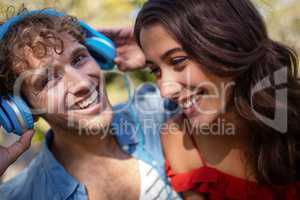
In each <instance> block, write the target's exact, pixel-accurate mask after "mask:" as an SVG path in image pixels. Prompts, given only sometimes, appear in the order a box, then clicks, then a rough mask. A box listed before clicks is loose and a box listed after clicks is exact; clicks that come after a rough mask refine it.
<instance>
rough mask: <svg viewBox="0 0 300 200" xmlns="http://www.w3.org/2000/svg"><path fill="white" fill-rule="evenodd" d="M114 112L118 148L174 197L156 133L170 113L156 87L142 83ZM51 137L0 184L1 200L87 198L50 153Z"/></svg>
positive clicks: (158, 136) (82, 186)
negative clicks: (154, 174)
mask: <svg viewBox="0 0 300 200" xmlns="http://www.w3.org/2000/svg"><path fill="white" fill-rule="evenodd" d="M113 110H114V117H113V121H112V126H111V127H112V129H113V132H114V135H115V137H116V139H117V141H118V143H119V144H120V146H121V148H122V149H123V150H124V151H126V152H127V153H128V154H130V155H132V156H133V157H135V158H136V159H138V160H141V161H144V162H145V163H147V164H149V165H151V166H152V167H153V168H154V169H156V170H157V172H158V174H159V175H160V177H161V179H162V180H163V181H164V184H166V190H168V194H170V196H173V195H174V192H173V191H172V190H171V189H170V187H169V186H168V185H167V183H168V181H167V178H166V176H165V171H164V158H163V153H162V148H161V143H160V134H159V133H160V128H161V125H162V124H163V122H164V121H165V120H166V119H167V118H168V116H169V114H168V113H167V112H166V111H165V110H164V100H163V99H162V98H161V97H160V94H159V90H158V89H157V87H155V86H154V85H151V84H144V85H143V86H141V87H140V88H139V89H138V90H136V92H135V95H134V97H133V99H132V102H130V104H120V105H117V106H115V107H114V108H113ZM52 136H53V133H52V132H51V130H50V132H49V133H48V134H47V135H46V140H45V144H44V145H43V148H42V150H41V152H40V153H39V154H38V155H37V156H36V158H35V159H34V160H33V161H32V162H31V163H30V164H29V166H28V167H27V168H26V169H24V170H23V171H22V172H21V173H20V174H19V175H17V176H16V177H14V178H12V179H11V180H9V181H8V182H6V183H3V184H2V185H0V199H1V200H10V199H14V200H18V199H22V200H23V199H33V200H41V199H43V200H44V199H49V200H50V199H51V200H63V199H72V200H83V199H88V196H87V192H86V189H85V186H84V185H83V184H81V183H80V182H78V181H77V180H75V178H74V177H72V176H71V175H70V174H69V173H68V172H67V171H66V170H65V169H64V167H63V166H62V165H61V164H60V163H59V162H58V161H57V160H56V159H55V157H54V156H53V154H52V153H51V151H50V150H49V145H50V143H51V140H52ZM170 196H168V197H170Z"/></svg>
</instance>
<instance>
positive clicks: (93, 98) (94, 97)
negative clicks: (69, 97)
mask: <svg viewBox="0 0 300 200" xmlns="http://www.w3.org/2000/svg"><path fill="white" fill-rule="evenodd" d="M99 102H100V94H99V92H98V91H97V90H94V91H93V92H92V93H91V95H89V96H88V97H87V98H85V99H83V100H81V101H79V102H77V103H75V104H74V105H73V106H72V107H71V110H84V109H88V108H90V107H93V106H95V105H96V104H98V103H99Z"/></svg>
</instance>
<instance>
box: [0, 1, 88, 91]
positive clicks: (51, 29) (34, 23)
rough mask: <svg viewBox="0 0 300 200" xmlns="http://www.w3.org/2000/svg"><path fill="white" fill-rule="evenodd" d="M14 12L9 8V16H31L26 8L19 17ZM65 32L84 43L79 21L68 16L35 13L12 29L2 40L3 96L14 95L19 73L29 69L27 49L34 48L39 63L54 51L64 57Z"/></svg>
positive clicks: (0, 72) (0, 70)
mask: <svg viewBox="0 0 300 200" xmlns="http://www.w3.org/2000/svg"><path fill="white" fill-rule="evenodd" d="M14 11H15V8H14V7H12V6H9V7H7V12H8V13H11V14H10V15H11V16H10V17H13V16H18V15H21V14H25V13H27V12H29V11H28V10H27V9H26V8H25V7H22V8H21V9H20V10H19V11H18V12H16V13H15V12H14ZM10 17H7V18H8V19H9V18H10ZM8 19H7V20H8ZM3 23H5V21H2V22H0V26H1V25H2V24H3ZM62 32H66V33H68V34H70V35H71V36H73V37H74V38H75V39H76V40H77V41H78V42H80V43H83V41H84V38H85V35H84V31H83V30H82V28H81V27H80V24H79V22H78V20H77V19H76V18H74V17H72V16H69V15H64V16H49V15H45V14H42V12H41V13H36V14H32V15H28V16H26V17H24V19H22V20H20V21H19V22H17V23H16V24H15V25H13V26H12V27H11V28H10V30H9V31H8V32H7V33H6V35H5V36H4V38H3V39H2V40H0V94H1V95H7V94H9V93H12V92H13V87H14V83H15V81H16V79H17V78H18V76H19V75H20V73H22V72H23V71H25V70H28V69H30V66H29V63H28V62H27V58H26V56H25V54H24V48H25V47H29V48H31V49H32V52H33V55H34V56H35V57H36V58H38V59H41V58H43V57H44V56H46V55H49V54H48V53H47V52H49V51H50V50H51V49H54V51H55V53H57V54H61V53H63V51H64V42H63V38H62V36H61V33H62ZM37 38H40V39H37Z"/></svg>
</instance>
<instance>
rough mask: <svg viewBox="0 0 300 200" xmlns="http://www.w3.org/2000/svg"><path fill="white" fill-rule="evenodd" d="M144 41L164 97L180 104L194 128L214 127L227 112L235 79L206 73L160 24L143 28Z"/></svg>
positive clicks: (142, 40)
mask: <svg viewBox="0 0 300 200" xmlns="http://www.w3.org/2000/svg"><path fill="white" fill-rule="evenodd" d="M140 41H141V47H142V49H143V51H144V53H145V56H146V60H147V61H146V63H147V67H149V68H150V69H151V71H152V73H153V74H154V75H155V76H156V80H157V84H158V86H159V88H160V91H161V95H162V96H163V97H167V98H170V99H172V100H173V101H175V102H177V103H178V105H179V106H180V107H181V108H182V111H183V113H184V114H185V115H186V117H187V118H188V119H189V121H190V122H191V123H192V125H194V126H197V125H199V124H203V123H206V124H211V122H213V121H214V120H216V118H217V117H218V116H219V115H220V114H224V113H225V112H226V106H227V105H228V103H229V102H230V99H231V96H232V91H233V86H234V82H233V81H232V79H230V78H222V77H217V76H215V75H213V74H211V73H208V72H207V71H204V68H203V66H201V64H199V63H198V62H196V61H195V60H193V59H192V58H191V57H190V56H189V55H188V54H187V53H186V52H185V51H184V50H183V49H182V46H181V45H180V44H179V43H178V42H177V41H176V40H175V39H174V38H173V37H172V36H171V35H170V34H169V33H168V32H167V31H166V29H164V27H163V26H162V25H160V24H154V25H151V26H147V27H143V28H142V30H141V34H140ZM199 53H201V52H199ZM231 102H232V101H231Z"/></svg>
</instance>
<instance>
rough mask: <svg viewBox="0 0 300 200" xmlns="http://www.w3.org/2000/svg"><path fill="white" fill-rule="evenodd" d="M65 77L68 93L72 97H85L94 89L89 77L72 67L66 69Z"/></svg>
mask: <svg viewBox="0 0 300 200" xmlns="http://www.w3.org/2000/svg"><path fill="white" fill-rule="evenodd" d="M65 75H66V83H67V86H68V90H69V91H68V92H70V93H71V94H73V95H74V96H82V95H85V94H87V93H90V91H92V90H93V89H94V86H93V84H92V81H91V80H90V78H89V76H88V75H87V74H85V73H84V72H82V71H80V70H78V69H75V68H72V67H69V68H66V70H65Z"/></svg>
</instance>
